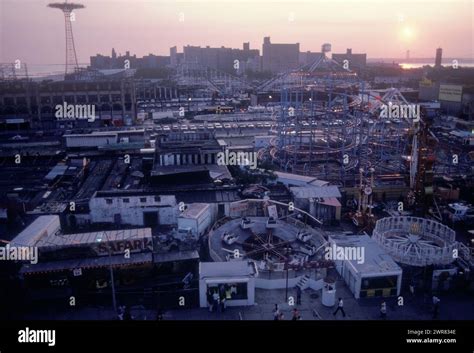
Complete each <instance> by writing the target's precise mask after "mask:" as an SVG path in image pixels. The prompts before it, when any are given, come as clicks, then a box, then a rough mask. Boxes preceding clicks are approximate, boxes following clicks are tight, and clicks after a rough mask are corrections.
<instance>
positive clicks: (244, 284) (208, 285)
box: [199, 261, 257, 308]
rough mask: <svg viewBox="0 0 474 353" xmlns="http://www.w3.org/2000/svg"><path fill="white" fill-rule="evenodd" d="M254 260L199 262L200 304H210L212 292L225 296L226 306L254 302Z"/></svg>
mask: <svg viewBox="0 0 474 353" xmlns="http://www.w3.org/2000/svg"><path fill="white" fill-rule="evenodd" d="M256 275H257V268H256V266H255V264H254V262H251V261H249V262H247V261H231V262H201V263H200V264H199V299H200V306H201V307H202V308H206V307H208V306H209V305H210V300H209V298H210V297H212V295H213V294H214V293H217V294H218V295H219V296H221V297H225V298H226V301H225V302H226V306H247V305H254V304H255V276H256Z"/></svg>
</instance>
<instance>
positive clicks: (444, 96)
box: [439, 85, 462, 103]
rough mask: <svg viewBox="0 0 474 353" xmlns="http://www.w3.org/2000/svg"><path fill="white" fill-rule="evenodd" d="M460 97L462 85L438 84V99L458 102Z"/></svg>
mask: <svg viewBox="0 0 474 353" xmlns="http://www.w3.org/2000/svg"><path fill="white" fill-rule="evenodd" d="M461 98H462V86H459V85H440V86H439V100H440V101H447V102H457V103H460V102H461Z"/></svg>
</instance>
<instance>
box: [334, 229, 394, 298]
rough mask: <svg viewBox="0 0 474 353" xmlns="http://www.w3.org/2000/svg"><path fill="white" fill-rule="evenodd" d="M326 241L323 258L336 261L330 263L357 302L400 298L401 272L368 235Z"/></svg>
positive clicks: (344, 236) (335, 236)
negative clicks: (373, 298) (328, 257)
mask: <svg viewBox="0 0 474 353" xmlns="http://www.w3.org/2000/svg"><path fill="white" fill-rule="evenodd" d="M328 238H329V239H328V241H329V247H328V248H326V254H328V252H330V254H331V256H332V257H336V258H335V259H334V258H333V259H331V260H333V261H334V263H335V265H336V270H337V272H338V273H339V274H340V275H341V277H342V278H343V279H344V282H345V283H346V285H347V286H348V287H349V289H350V290H351V292H352V294H354V297H355V298H356V299H359V298H368V297H389V296H398V295H400V289H401V285H402V269H401V268H400V266H398V265H397V264H396V263H395V261H394V260H393V259H392V257H391V256H390V255H388V254H387V253H386V252H385V251H384V250H383V249H382V248H381V247H380V246H379V245H378V244H377V243H376V242H375V241H374V240H372V238H370V237H369V236H368V235H367V234H364V235H350V236H346V235H329V237H328ZM339 255H340V256H339ZM352 255H361V256H359V257H357V256H352Z"/></svg>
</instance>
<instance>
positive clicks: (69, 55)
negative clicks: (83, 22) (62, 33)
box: [48, 0, 85, 74]
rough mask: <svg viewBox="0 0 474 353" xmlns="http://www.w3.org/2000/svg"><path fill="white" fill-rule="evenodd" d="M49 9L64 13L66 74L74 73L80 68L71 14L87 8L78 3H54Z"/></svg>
mask: <svg viewBox="0 0 474 353" xmlns="http://www.w3.org/2000/svg"><path fill="white" fill-rule="evenodd" d="M48 7H51V8H54V9H59V10H61V11H62V12H63V13H64V23H65V27H66V70H65V73H66V74H68V73H72V72H74V70H75V69H76V68H77V67H78V64H77V55H76V47H75V46H74V36H73V34H72V23H71V13H72V12H73V10H76V9H83V8H84V7H85V6H84V5H81V4H77V3H68V2H67V0H66V1H65V2H63V3H59V2H56V3H52V4H49V5H48Z"/></svg>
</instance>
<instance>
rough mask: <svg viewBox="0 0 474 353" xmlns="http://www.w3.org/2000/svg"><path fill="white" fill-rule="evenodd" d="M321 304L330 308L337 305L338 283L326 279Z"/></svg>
mask: <svg viewBox="0 0 474 353" xmlns="http://www.w3.org/2000/svg"><path fill="white" fill-rule="evenodd" d="M321 302H322V304H323V305H324V306H328V307H333V306H334V304H336V281H334V280H333V279H331V278H326V279H324V285H323V295H322V298H321Z"/></svg>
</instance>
